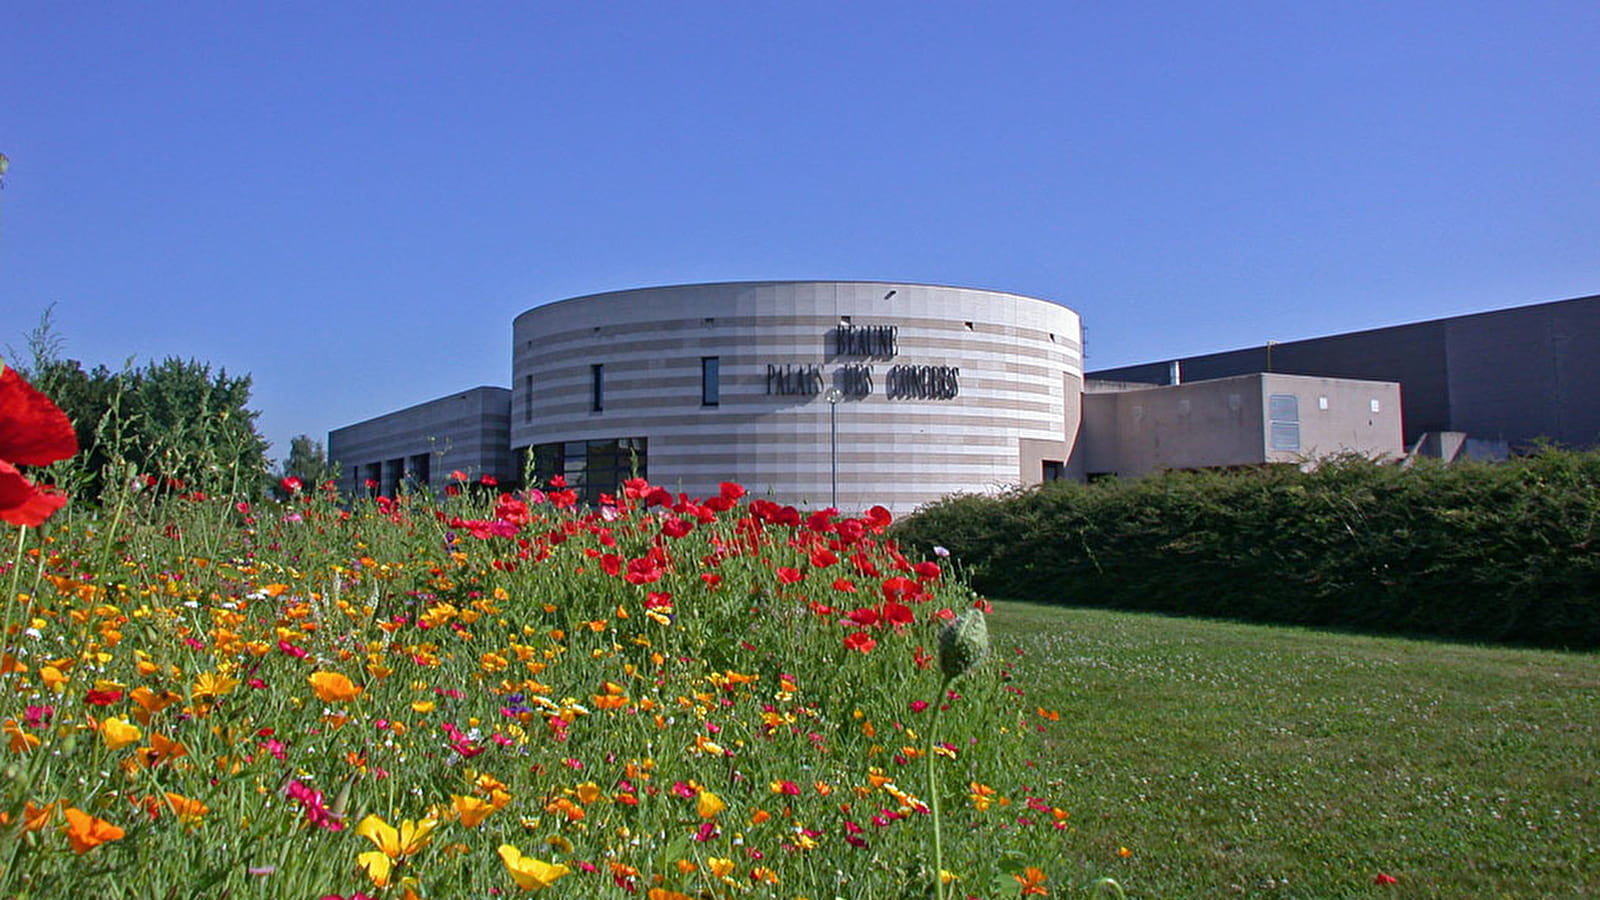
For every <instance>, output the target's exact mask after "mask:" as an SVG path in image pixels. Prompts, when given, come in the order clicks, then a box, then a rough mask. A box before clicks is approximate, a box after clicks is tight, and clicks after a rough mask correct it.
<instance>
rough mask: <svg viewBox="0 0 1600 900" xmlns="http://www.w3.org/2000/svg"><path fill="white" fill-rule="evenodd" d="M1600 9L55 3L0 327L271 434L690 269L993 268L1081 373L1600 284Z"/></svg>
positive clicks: (469, 378) (0, 59)
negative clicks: (255, 419)
mask: <svg viewBox="0 0 1600 900" xmlns="http://www.w3.org/2000/svg"><path fill="white" fill-rule="evenodd" d="M1597 47H1600V3H1596V2H1594V0H1571V2H1539V0H1517V2H1511V0H1507V2H1498V3H1480V2H1471V0H1458V2H1391V3H1309V2H1288V3H1285V2H1282V0H1275V2H1259V3H1229V2H1205V3H1201V2H1194V3H1176V2H1147V3H1084V2H1053V3H1046V2H1038V3H1005V2H986V3H981V4H980V3H954V2H935V0H920V2H904V3H875V2H862V0H856V2H848V3H823V2H804V0H802V2H794V0H788V2H783V3H767V2H760V0H745V2H734V0H728V2H718V3H703V2H695V0H677V2H660V3H628V2H614V3H573V2H560V3H535V2H519V3H503V4H491V3H471V2H467V3H442V2H441V3H413V2H395V0H386V2H371V3H354V2H332V3H328V2H318V3H277V2H274V3H209V2H193V3H169V2H161V0H153V2H139V3H132V2H114V3H113V2H107V3H50V2H43V0H15V2H10V3H7V4H5V10H4V12H3V14H0V153H5V154H6V155H8V156H9V157H10V159H11V170H10V173H9V175H8V176H7V180H6V186H5V189H4V191H3V192H0V349H3V348H4V347H5V346H6V345H7V344H9V345H10V346H12V347H15V348H16V349H18V350H21V349H22V347H23V337H24V334H25V332H27V331H28V329H29V328H31V327H32V326H33V325H34V324H35V323H36V322H37V321H38V318H39V316H40V314H41V313H42V312H43V310H44V309H45V308H46V306H48V305H49V304H51V303H55V304H57V306H56V308H55V309H56V321H57V325H58V328H59V331H60V332H61V334H62V335H63V336H64V337H65V338H66V341H67V348H66V349H67V355H68V356H69V357H72V358H77V359H81V360H83V361H84V362H86V363H106V364H108V365H110V366H112V367H113V368H116V367H119V366H120V365H121V364H122V363H123V361H124V360H126V359H128V358H130V357H132V358H134V359H135V362H136V363H143V362H147V361H151V360H159V359H160V358H162V357H165V356H170V355H176V356H182V357H196V358H200V359H203V360H207V361H209V362H210V363H212V364H213V365H214V366H216V367H218V368H226V369H227V370H228V371H229V373H230V374H238V373H244V372H248V373H251V374H252V375H253V377H254V382H255V388H254V405H255V406H256V407H257V408H258V409H260V410H261V412H262V416H261V420H260V423H259V424H260V427H261V429H262V431H263V433H264V434H265V435H266V436H267V437H268V438H269V439H270V440H271V441H272V442H273V444H274V447H273V451H272V452H273V454H274V455H280V454H284V453H287V451H288V442H289V438H290V437H291V436H293V435H295V434H299V433H309V434H311V435H313V436H314V437H316V438H318V439H319V440H324V439H325V438H326V433H327V431H328V429H330V428H335V427H338V426H340V425H344V424H349V423H351V422H354V421H357V420H360V419H364V418H367V417H370V416H374V415H378V414H381V413H384V412H388V411H390V410H393V409H397V408H400V407H403V406H407V405H410V404H412V403H417V402H421V401H423V400H428V399H431V398H434V397H437V396H439V395H442V394H445V393H448V392H450V391H454V390H460V389H464V388H468V387H473V386H476V385H480V384H498V385H506V386H509V381H510V371H509V370H510V342H511V320H512V318H513V317H514V316H515V315H516V314H517V313H519V312H522V311H523V310H525V309H528V308H530V307H532V306H536V305H538V304H541V303H545V302H547V301H550V300H556V299H560V298H563V297H568V296H573V295H578V294H589V293H595V292H599V291H606V290H613V289H620V288H627V287H639V286H646V285H655V284H671V283H678V282H694V281H725V280H766V279H796V278H799V279H809V278H822V279H879V280H889V281H908V282H933V283H944V284H958V285H965V286H972V287H986V288H996V289H1001V290H1007V291H1014V292H1017V293H1022V294H1029V295H1032V296H1037V297H1045V298H1049V299H1052V300H1057V301H1059V302H1061V303H1064V304H1066V305H1067V306H1070V307H1072V308H1073V309H1075V310H1077V311H1078V312H1079V313H1081V314H1082V315H1083V318H1084V322H1085V325H1086V327H1087V339H1088V340H1087V343H1088V348H1087V360H1086V362H1087V365H1088V366H1089V367H1090V368H1106V367H1110V366H1117V365H1123V364H1128V363H1135V362H1145V361H1150V360H1157V359H1162V358H1169V357H1173V356H1180V355H1185V354H1191V353H1200V352H1206V351H1211V350H1222V349H1230V348H1234V347H1240V346H1248V345H1252V344H1260V343H1262V342H1264V341H1266V340H1269V339H1271V340H1291V339H1295V338H1303V337H1313V336H1316V335H1321V334H1329V333H1335V332H1341V331H1349V330H1355V329H1360V328H1369V327H1377V326H1382V325H1390V324H1396V323H1400V322H1408V321H1414V320H1418V319H1426V318H1437V317H1441V316H1448V315H1456V314H1460V313H1468V312H1476V311H1481V310H1486V309H1493V308H1499V307H1504V306H1515V305H1521V304H1526V303H1534V302H1541V301H1546V300H1558V299H1564V298H1568V297H1575V296H1582V295H1587V294H1594V293H1600V61H1597V58H1596V53H1595V51H1596V48H1597Z"/></svg>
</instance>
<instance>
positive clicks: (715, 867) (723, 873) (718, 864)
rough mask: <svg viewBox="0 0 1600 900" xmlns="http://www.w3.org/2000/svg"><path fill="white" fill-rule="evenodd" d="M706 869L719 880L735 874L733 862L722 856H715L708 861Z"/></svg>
mask: <svg viewBox="0 0 1600 900" xmlns="http://www.w3.org/2000/svg"><path fill="white" fill-rule="evenodd" d="M706 868H707V869H710V870H711V874H712V875H715V876H716V877H718V878H727V877H728V876H729V875H732V874H733V860H731V859H727V858H725V857H721V856H713V857H711V858H709V859H707V860H706Z"/></svg>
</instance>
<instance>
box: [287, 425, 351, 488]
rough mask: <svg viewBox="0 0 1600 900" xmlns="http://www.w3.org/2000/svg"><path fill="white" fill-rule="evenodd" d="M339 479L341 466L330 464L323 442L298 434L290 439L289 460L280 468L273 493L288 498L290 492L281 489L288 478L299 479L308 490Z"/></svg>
mask: <svg viewBox="0 0 1600 900" xmlns="http://www.w3.org/2000/svg"><path fill="white" fill-rule="evenodd" d="M338 477H339V466H338V464H337V463H330V462H328V454H327V452H326V451H324V450H323V449H322V442H321V441H314V440H312V439H311V436H310V435H307V434H297V435H295V436H294V437H292V438H290V439H289V458H288V459H286V460H284V461H283V463H282V464H281V465H280V466H279V467H278V479H277V481H278V484H275V485H273V492H274V493H275V494H277V495H278V496H279V497H286V496H287V493H288V492H287V491H285V490H284V489H283V488H282V487H281V484H282V482H283V480H284V479H286V478H298V479H300V483H301V484H303V485H304V486H305V489H306V490H311V489H312V488H315V487H316V486H317V485H320V484H322V483H323V482H327V481H334V480H337V479H338Z"/></svg>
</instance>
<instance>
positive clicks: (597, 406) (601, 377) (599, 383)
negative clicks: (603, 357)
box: [589, 363, 606, 412]
mask: <svg viewBox="0 0 1600 900" xmlns="http://www.w3.org/2000/svg"><path fill="white" fill-rule="evenodd" d="M605 408H606V367H605V366H603V365H601V364H600V363H595V364H594V365H592V366H590V367H589V409H590V411H591V412H600V411H601V410H603V409H605Z"/></svg>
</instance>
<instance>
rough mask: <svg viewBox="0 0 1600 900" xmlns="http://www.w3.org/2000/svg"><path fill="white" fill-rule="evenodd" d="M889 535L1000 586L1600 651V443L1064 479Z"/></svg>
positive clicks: (955, 501) (1092, 602)
mask: <svg viewBox="0 0 1600 900" xmlns="http://www.w3.org/2000/svg"><path fill="white" fill-rule="evenodd" d="M895 534H896V536H897V537H899V538H900V539H901V540H902V541H903V542H904V543H906V544H909V545H912V546H914V547H915V548H916V550H918V551H920V552H926V551H927V550H928V549H930V548H932V547H933V546H935V545H940V546H944V547H947V548H949V549H950V551H951V552H952V553H953V555H954V557H955V558H956V559H957V560H958V561H960V563H961V565H962V566H963V567H964V571H965V572H966V574H968V575H969V576H970V577H971V578H972V581H973V585H974V586H975V587H976V588H977V589H978V590H980V591H985V592H987V593H989V594H991V595H994V596H1004V597H1038V598H1052V599H1056V598H1059V599H1060V600H1061V601H1062V602H1065V603H1071V604H1075V605H1079V606H1104V607H1111V608H1118V609H1143V610H1151V611H1158V612H1169V613H1180V614H1188V615H1203V616H1215V617H1221V618H1230V619H1240V620H1246V621H1258V622H1277V623H1283V624H1298V625H1315V626H1336V627H1343V628H1353V629H1359V630H1362V631H1367V632H1376V633H1389V634H1413V635H1419V634H1420V635H1430V636H1441V637H1449V638H1456V639H1464V640H1469V641H1493V642H1504V643H1512V644H1524V645H1531V646H1544V647H1556V648H1567V649H1594V648H1600V453H1593V452H1591V453H1572V452H1565V451H1557V450H1549V451H1546V452H1543V453H1540V454H1538V455H1537V456H1534V457H1530V458H1526V459H1519V460H1514V461H1512V462H1510V463H1504V464H1492V465H1491V464H1463V465H1456V466H1448V467H1446V466H1437V465H1418V466H1415V467H1412V468H1408V469H1401V468H1399V467H1396V466H1392V465H1376V464H1373V463H1371V462H1368V461H1367V460H1364V459H1344V460H1337V461H1334V462H1331V463H1328V464H1325V465H1323V466H1321V467H1320V468H1318V469H1317V470H1315V471H1312V472H1301V471H1299V470H1298V469H1295V468H1294V467H1272V468H1269V469H1264V470H1249V471H1241V472H1169V473H1165V474H1161V475H1155V476H1151V477H1147V478H1142V479H1138V480H1132V481H1111V482H1102V483H1097V484H1091V485H1081V484H1072V483H1062V482H1057V483H1052V484H1047V485H1043V486H1040V487H1037V488H1033V489H1028V490H1022V491H1017V492H1015V493H1012V494H1009V495H1006V496H1002V497H979V496H958V497H954V498H951V499H949V500H946V501H943V502H941V503H938V504H935V505H933V506H931V507H929V508H927V509H925V510H923V511H921V512H919V513H918V514H917V515H915V516H913V517H912V518H910V519H908V520H906V521H904V522H902V523H900V524H899V525H898V526H897V529H896V532H895Z"/></svg>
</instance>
